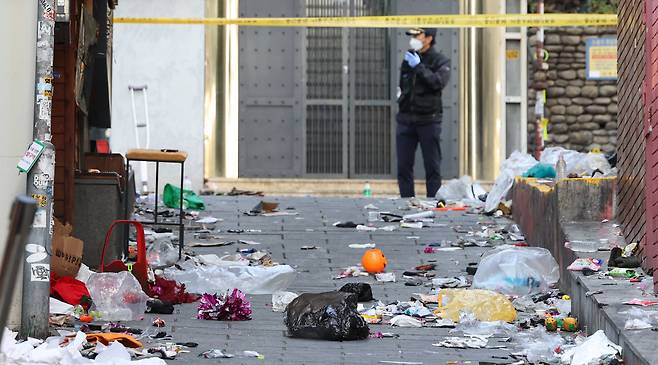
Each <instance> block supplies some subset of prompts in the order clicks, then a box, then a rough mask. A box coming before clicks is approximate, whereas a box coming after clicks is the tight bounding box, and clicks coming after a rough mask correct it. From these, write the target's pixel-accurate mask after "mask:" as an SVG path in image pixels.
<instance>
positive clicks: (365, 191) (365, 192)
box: [363, 181, 372, 198]
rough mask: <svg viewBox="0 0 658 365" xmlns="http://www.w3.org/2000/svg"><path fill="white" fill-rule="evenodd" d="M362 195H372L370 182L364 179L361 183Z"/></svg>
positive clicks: (368, 196)
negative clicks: (362, 183) (363, 183)
mask: <svg viewBox="0 0 658 365" xmlns="http://www.w3.org/2000/svg"><path fill="white" fill-rule="evenodd" d="M363 196H365V197H367V198H370V197H371V196H372V189H371V188H370V183H369V182H367V181H366V184H365V185H363Z"/></svg>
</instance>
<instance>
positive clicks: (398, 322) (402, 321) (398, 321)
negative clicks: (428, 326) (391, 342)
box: [390, 314, 423, 328]
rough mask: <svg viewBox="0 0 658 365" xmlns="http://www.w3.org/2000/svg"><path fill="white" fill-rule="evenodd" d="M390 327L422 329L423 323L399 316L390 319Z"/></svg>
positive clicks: (405, 316)
mask: <svg viewBox="0 0 658 365" xmlns="http://www.w3.org/2000/svg"><path fill="white" fill-rule="evenodd" d="M390 323H391V326H396V327H418V328H420V327H422V326H423V322H421V321H420V320H418V319H416V318H413V317H410V316H407V315H404V314H402V315H399V316H395V317H393V318H391V321H390Z"/></svg>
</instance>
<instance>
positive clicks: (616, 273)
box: [606, 268, 638, 279]
mask: <svg viewBox="0 0 658 365" xmlns="http://www.w3.org/2000/svg"><path fill="white" fill-rule="evenodd" d="M606 275H608V276H610V277H613V278H626V279H630V278H634V277H637V276H638V274H637V271H635V270H632V269H623V268H614V269H610V270H609V271H608V272H607V273H606Z"/></svg>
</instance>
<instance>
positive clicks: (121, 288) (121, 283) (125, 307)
mask: <svg viewBox="0 0 658 365" xmlns="http://www.w3.org/2000/svg"><path fill="white" fill-rule="evenodd" d="M87 288H88V289H89V293H90V294H91V299H92V300H93V301H94V304H96V310H97V311H99V312H101V314H102V318H103V320H104V321H136V320H140V319H142V318H143V317H144V311H145V310H146V301H147V300H148V299H149V297H148V296H147V295H146V294H144V292H143V291H142V286H141V285H140V284H139V281H137V279H136V278H135V277H134V276H133V274H131V273H129V272H128V271H122V272H119V273H112V272H103V273H94V274H92V275H91V276H90V277H89V281H88V282H87Z"/></svg>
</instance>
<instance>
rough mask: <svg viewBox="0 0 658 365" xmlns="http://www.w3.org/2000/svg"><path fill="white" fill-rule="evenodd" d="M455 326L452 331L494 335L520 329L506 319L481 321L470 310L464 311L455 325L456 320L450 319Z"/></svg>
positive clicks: (466, 333) (507, 333) (514, 331)
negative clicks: (505, 320)
mask: <svg viewBox="0 0 658 365" xmlns="http://www.w3.org/2000/svg"><path fill="white" fill-rule="evenodd" d="M450 323H451V324H452V326H453V327H455V328H454V330H452V331H450V332H451V333H452V332H462V333H464V334H465V335H476V336H482V335H489V336H491V335H493V334H502V335H506V336H511V335H513V334H514V333H516V332H517V331H518V328H517V327H516V326H515V325H513V324H510V323H507V322H504V321H479V320H478V319H477V318H475V315H474V314H473V313H470V312H462V313H461V314H460V318H459V324H457V325H456V326H455V324H454V322H452V321H450Z"/></svg>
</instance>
